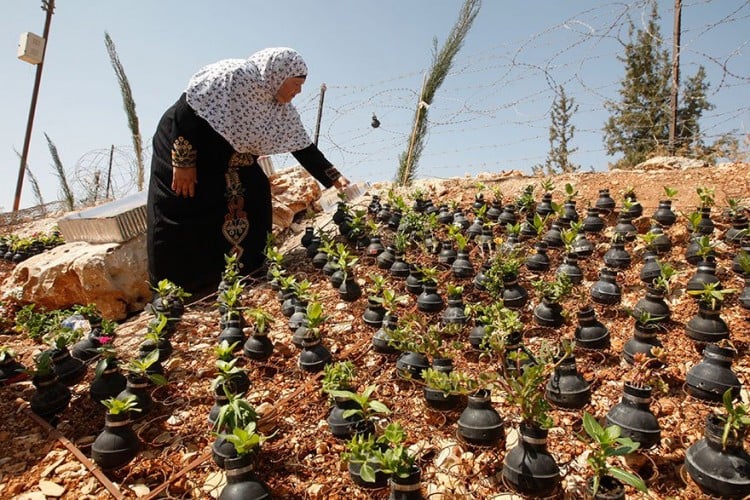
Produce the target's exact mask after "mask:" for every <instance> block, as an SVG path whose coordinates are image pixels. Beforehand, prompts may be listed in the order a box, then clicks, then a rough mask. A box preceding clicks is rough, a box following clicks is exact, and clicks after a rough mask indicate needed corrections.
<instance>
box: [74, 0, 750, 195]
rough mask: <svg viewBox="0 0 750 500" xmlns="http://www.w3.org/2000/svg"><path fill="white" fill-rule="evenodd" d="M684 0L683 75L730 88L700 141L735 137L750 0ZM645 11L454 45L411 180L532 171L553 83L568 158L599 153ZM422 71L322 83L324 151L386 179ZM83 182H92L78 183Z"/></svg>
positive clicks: (126, 179) (628, 5)
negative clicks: (697, 72)
mask: <svg viewBox="0 0 750 500" xmlns="http://www.w3.org/2000/svg"><path fill="white" fill-rule="evenodd" d="M665 3H666V2H665ZM682 5H683V24H682V31H681V39H682V43H681V46H680V57H681V65H682V68H681V73H682V74H683V75H689V74H690V73H691V72H692V71H693V70H694V69H697V68H698V67H699V66H704V67H705V68H706V70H707V72H708V74H709V76H708V80H707V81H708V83H709V84H710V87H709V89H708V99H709V101H711V100H712V99H716V98H720V97H722V98H724V97H725V96H727V95H731V96H733V97H734V96H736V99H735V102H733V103H732V105H731V106H730V107H728V106H727V105H726V104H724V105H723V106H717V107H716V108H715V109H713V110H707V111H705V112H704V113H703V115H702V117H701V120H700V127H701V137H702V139H703V141H704V142H705V143H709V142H711V141H715V140H717V139H719V138H721V137H723V136H724V135H725V134H729V135H730V136H732V137H734V138H736V139H738V140H740V139H742V138H744V137H745V134H747V133H748V131H747V129H746V128H745V127H746V123H745V122H746V121H747V119H748V118H750V98H749V97H750V65H748V64H747V62H746V60H745V61H743V59H742V56H743V51H746V49H747V47H748V45H750V35H748V34H741V35H740V36H739V39H737V35H735V39H734V40H732V43H731V44H729V43H728V42H727V39H728V37H727V36H726V33H728V32H730V31H731V30H735V32H736V33H745V32H743V31H741V30H739V29H738V27H741V26H745V25H747V22H748V19H750V1H748V0H721V1H717V0H713V1H712V0H692V1H686V2H683V4H682ZM651 8H652V0H631V1H627V0H626V1H619V2H607V3H601V4H600V5H597V6H596V7H593V8H590V9H587V10H583V11H581V12H578V13H575V14H573V15H571V16H570V17H568V18H567V19H564V20H561V21H560V22H559V23H556V24H554V25H552V26H549V27H547V28H545V29H543V30H541V31H539V32H538V33H534V34H531V35H529V36H527V37H525V38H523V39H520V40H499V41H498V42H497V43H495V44H492V45H490V46H487V47H480V48H478V49H475V51H474V52H471V51H467V50H466V49H464V50H463V51H461V52H459V54H458V56H457V57H456V60H455V62H454V66H453V69H452V70H451V72H450V74H449V75H448V77H447V78H446V81H445V83H444V85H443V86H442V87H441V88H440V90H439V91H438V93H437V96H436V99H435V100H434V102H433V103H432V104H431V105H430V107H429V114H428V117H427V120H428V124H429V125H428V131H429V137H428V138H427V141H426V148H425V150H424V153H423V155H422V161H421V163H420V166H419V172H418V176H420V177H424V176H438V175H444V174H446V173H447V172H449V171H454V172H455V173H456V174H457V175H463V174H464V173H466V172H472V173H479V172H480V171H483V170H480V169H484V170H498V169H505V168H515V169H518V170H522V171H525V172H530V171H531V168H532V166H533V165H535V164H540V163H542V162H543V161H544V160H545V158H546V155H547V151H548V149H549V142H548V141H549V135H548V130H549V125H550V124H549V113H550V110H551V109H552V106H553V101H554V99H555V97H556V96H557V94H558V93H559V87H560V86H562V87H563V88H564V89H565V93H566V95H567V96H568V97H569V98H573V99H574V100H575V103H576V104H577V105H578V111H577V112H576V113H575V114H574V115H573V116H572V123H573V125H574V126H575V127H576V130H575V135H574V137H573V141H572V147H578V151H577V152H576V153H574V155H573V162H574V163H579V164H580V163H581V162H580V161H577V160H576V157H578V158H586V157H596V158H607V155H606V153H607V151H606V148H605V147H604V140H603V137H604V136H603V127H604V124H605V122H606V120H607V118H608V116H609V111H610V110H611V109H612V108H614V107H616V106H618V105H620V103H619V93H618V91H619V89H620V88H621V80H622V78H623V77H624V73H625V69H624V64H623V63H622V62H620V63H619V68H620V69H619V70H617V71H614V72H610V73H607V74H603V73H604V72H603V71H602V70H601V68H602V67H603V66H605V65H609V67H618V63H616V61H618V60H620V61H621V60H622V58H623V56H624V47H625V45H626V44H627V43H629V41H630V37H631V23H632V26H633V28H634V29H636V30H637V29H641V30H645V29H647V27H648V23H649V19H650V14H651ZM673 14H674V13H673V11H672V10H671V7H669V8H668V9H666V10H665V9H662V11H661V12H660V15H661V23H660V26H661V28H660V33H661V34H660V36H659V39H660V41H661V43H662V46H663V47H666V46H669V47H671V33H672V30H671V19H672V15H673ZM696 14H697V15H696ZM480 16H481V14H480ZM666 20H668V22H667V21H666ZM667 24H669V28H668V29H665V28H664V26H667ZM653 35H654V36H656V34H653ZM469 37H471V33H470V34H469ZM717 40H718V41H720V42H721V43H722V44H724V45H721V44H720V43H717ZM717 47H721V48H717ZM745 59H746V57H745ZM613 62H615V63H614V64H612V63H613ZM425 71H426V68H416V69H415V70H413V71H408V72H404V73H401V74H396V75H386V76H385V77H384V78H382V79H380V80H378V81H373V82H368V83H363V84H362V83H358V84H352V83H347V82H335V83H332V84H327V91H326V94H325V102H324V108H323V123H322V126H321V130H320V141H319V145H320V147H321V149H322V150H323V151H324V152H325V154H326V156H328V157H329V159H331V160H332V161H334V163H336V164H337V165H339V166H340V167H341V168H342V170H344V171H345V172H346V173H347V175H349V176H350V177H352V178H354V179H358V180H359V179H361V180H374V181H377V180H387V179H389V178H391V177H392V176H393V175H394V174H395V172H396V168H397V164H398V156H399V154H401V153H402V152H403V151H405V150H406V148H407V146H408V139H409V137H410V134H411V127H412V124H413V116H414V113H415V110H416V107H417V105H418V100H419V88H420V85H421V81H422V78H423V76H424V73H425ZM683 81H684V77H683ZM510 95H514V96H516V97H514V98H509V97H508V96H510ZM301 97H303V96H300V98H301ZM300 98H298V100H297V101H295V104H296V106H297V109H298V110H299V112H300V114H301V115H302V117H303V120H304V122H305V123H308V124H314V123H315V120H316V117H317V113H318V105H319V100H320V94H319V93H313V94H311V95H306V96H305V99H304V100H300ZM724 100H725V101H726V99H724ZM666 107H668V104H665V111H668V109H667V108H666ZM373 113H376V114H377V116H378V119H379V121H380V122H381V124H380V126H379V127H378V128H372V127H371V126H370V119H371V115H372V114H373ZM353 123H356V124H359V125H355V126H353V125H352V124H353ZM310 128H311V129H312V128H313V127H312V126H311V127H310ZM310 132H311V134H310V135H311V136H312V130H311V131H310ZM145 143H150V141H145ZM592 144H599V145H600V146H599V147H596V146H592ZM581 145H583V147H581ZM487 152H490V153H491V154H495V153H496V154H497V157H496V159H494V160H493V159H489V160H488V159H487V155H486V154H487ZM108 155H109V148H107V149H106V150H100V151H94V152H91V153H89V154H87V155H85V156H84V157H82V158H81V159H80V160H79V162H78V163H77V166H76V169H77V171H79V172H80V174H81V177H79V178H85V179H88V181H86V182H89V183H90V182H91V181H90V179H93V178H94V176H95V172H105V171H106V170H107V168H106V163H107V161H108ZM133 158H134V156H133V153H132V148H129V147H118V148H116V160H115V165H114V167H113V178H112V189H113V192H114V193H115V195H116V197H117V196H122V195H124V194H128V193H129V192H132V191H133V190H134V189H135V186H134V183H133V179H134V178H135V175H134V169H135V162H134V161H133ZM273 161H274V164H275V165H277V167H278V166H286V165H290V164H293V163H295V162H296V161H295V160H294V158H293V157H292V156H291V155H276V156H275V157H274V160H273ZM146 164H147V165H148V164H149V160H148V152H147V154H146ZM597 166H598V167H599V168H605V167H606V165H601V164H599V165H597ZM584 168H586V167H584ZM77 177H78V176H77ZM81 189H82V190H83V191H85V192H86V191H88V192H90V191H91V189H92V188H91V186H90V185H88V186H87V185H85V183H84V184H82V186H81Z"/></svg>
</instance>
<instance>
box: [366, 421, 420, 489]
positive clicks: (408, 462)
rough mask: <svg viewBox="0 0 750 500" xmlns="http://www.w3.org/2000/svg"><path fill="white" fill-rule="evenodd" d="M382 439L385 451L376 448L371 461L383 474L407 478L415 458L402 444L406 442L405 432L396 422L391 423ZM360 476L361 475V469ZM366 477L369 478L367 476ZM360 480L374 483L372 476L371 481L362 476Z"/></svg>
mask: <svg viewBox="0 0 750 500" xmlns="http://www.w3.org/2000/svg"><path fill="white" fill-rule="evenodd" d="M382 438H383V439H382V441H383V442H384V444H386V445H387V448H386V449H385V451H382V450H380V449H377V448H376V449H375V450H374V456H373V458H374V460H373V461H374V462H375V463H376V464H377V465H378V466H379V468H380V471H381V472H383V473H385V474H389V475H391V476H397V477H401V478H405V477H409V474H411V472H412V469H413V467H414V461H415V459H416V457H415V456H414V455H412V454H411V453H409V450H408V449H407V448H406V446H405V444H404V441H405V440H406V431H404V429H403V427H402V426H401V424H399V423H398V422H391V423H390V424H388V426H387V427H386V428H385V431H384V432H383V436H382ZM365 465H366V463H365V464H363V466H362V467H365ZM373 472H374V471H373ZM360 475H362V471H361V469H360ZM367 477H368V478H369V474H368V475H367ZM362 479H364V480H365V481H371V482H374V481H375V475H374V474H373V475H372V478H371V479H366V478H365V475H362Z"/></svg>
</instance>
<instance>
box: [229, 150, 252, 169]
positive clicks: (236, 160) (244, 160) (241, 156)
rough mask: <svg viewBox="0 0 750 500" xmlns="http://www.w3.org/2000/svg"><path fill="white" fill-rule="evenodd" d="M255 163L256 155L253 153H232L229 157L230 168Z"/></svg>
mask: <svg viewBox="0 0 750 500" xmlns="http://www.w3.org/2000/svg"><path fill="white" fill-rule="evenodd" d="M253 163H255V155H253V154H252V153H236V152H235V153H232V156H230V157H229V168H232V167H248V166H250V165H252V164H253Z"/></svg>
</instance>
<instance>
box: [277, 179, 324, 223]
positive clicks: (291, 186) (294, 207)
mask: <svg viewBox="0 0 750 500" xmlns="http://www.w3.org/2000/svg"><path fill="white" fill-rule="evenodd" d="M269 181H270V182H271V197H272V199H273V223H274V224H275V225H276V226H279V228H281V229H286V228H288V227H289V226H290V225H291V224H292V220H293V219H294V216H295V215H296V214H297V213H299V212H302V211H304V210H307V209H308V208H312V207H313V204H314V203H315V202H316V201H317V200H318V199H319V198H320V194H321V189H320V184H318V181H317V180H315V178H314V177H313V176H312V175H310V174H309V173H308V172H307V170H305V169H304V168H302V167H301V166H299V165H297V166H294V167H291V168H286V169H284V170H280V171H279V172H276V173H275V174H273V175H271V177H269Z"/></svg>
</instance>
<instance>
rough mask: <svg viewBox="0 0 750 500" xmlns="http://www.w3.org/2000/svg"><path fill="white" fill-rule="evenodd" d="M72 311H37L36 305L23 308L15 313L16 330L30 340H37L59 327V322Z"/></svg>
mask: <svg viewBox="0 0 750 500" xmlns="http://www.w3.org/2000/svg"><path fill="white" fill-rule="evenodd" d="M71 312H72V311H68V310H59V309H56V310H52V311H43V310H37V308H36V304H28V305H25V306H23V307H22V308H21V309H20V310H19V311H18V312H17V313H16V319H15V323H16V328H17V329H18V330H20V331H22V332H24V333H26V335H28V336H29V338H31V339H39V338H42V337H44V336H45V335H47V334H48V333H50V332H51V331H52V330H53V329H54V328H57V327H58V326H59V325H60V322H61V321H62V320H63V319H64V318H65V317H66V316H68V315H69V314H70V313H71Z"/></svg>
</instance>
